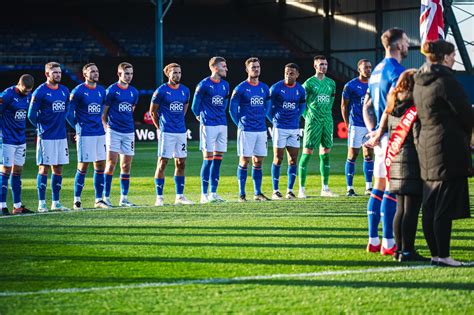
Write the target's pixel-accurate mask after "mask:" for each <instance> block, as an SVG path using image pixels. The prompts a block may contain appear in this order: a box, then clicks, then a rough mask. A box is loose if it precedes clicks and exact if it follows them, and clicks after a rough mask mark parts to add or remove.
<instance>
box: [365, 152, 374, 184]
mask: <svg viewBox="0 0 474 315" xmlns="http://www.w3.org/2000/svg"><path fill="white" fill-rule="evenodd" d="M364 175H365V182H366V183H371V184H372V176H373V175H374V161H373V160H372V158H368V159H364Z"/></svg>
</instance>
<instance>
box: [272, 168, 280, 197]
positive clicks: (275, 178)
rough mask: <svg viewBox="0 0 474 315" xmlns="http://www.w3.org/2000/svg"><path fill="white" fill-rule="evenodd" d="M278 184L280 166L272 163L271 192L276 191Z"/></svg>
mask: <svg viewBox="0 0 474 315" xmlns="http://www.w3.org/2000/svg"><path fill="white" fill-rule="evenodd" d="M279 182H280V165H276V164H273V163H272V183H273V191H275V190H278V183H279Z"/></svg>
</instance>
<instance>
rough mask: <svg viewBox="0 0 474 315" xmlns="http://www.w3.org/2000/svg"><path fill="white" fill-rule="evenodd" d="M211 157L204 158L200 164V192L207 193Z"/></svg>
mask: <svg viewBox="0 0 474 315" xmlns="http://www.w3.org/2000/svg"><path fill="white" fill-rule="evenodd" d="M211 165H212V158H204V160H203V161H202V166H201V192H202V194H204V195H207V192H208V189H209V177H210V174H211Z"/></svg>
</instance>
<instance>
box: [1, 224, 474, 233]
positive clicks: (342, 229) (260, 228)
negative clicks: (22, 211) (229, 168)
mask: <svg viewBox="0 0 474 315" xmlns="http://www.w3.org/2000/svg"><path fill="white" fill-rule="evenodd" d="M5 227H10V228H20V227H21V228H38V229H50V228H64V229H153V230H155V229H157V230H231V231H234V230H238V231H240V230H241V231H337V232H360V231H363V232H366V231H367V228H355V227H354V228H353V227H324V226H315V227H292V226H290V227H280V226H275V227H272V226H182V225H181V226H178V225H177V226H174V225H138V226H135V225H131V226H126V225H56V224H48V225H29V224H14V225H8V226H5ZM473 232H474V231H473Z"/></svg>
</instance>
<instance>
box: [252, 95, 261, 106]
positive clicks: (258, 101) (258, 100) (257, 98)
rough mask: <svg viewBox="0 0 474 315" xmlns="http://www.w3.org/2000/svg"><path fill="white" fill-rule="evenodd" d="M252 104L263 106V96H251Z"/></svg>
mask: <svg viewBox="0 0 474 315" xmlns="http://www.w3.org/2000/svg"><path fill="white" fill-rule="evenodd" d="M250 106H263V97H261V96H252V97H251V98H250Z"/></svg>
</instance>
